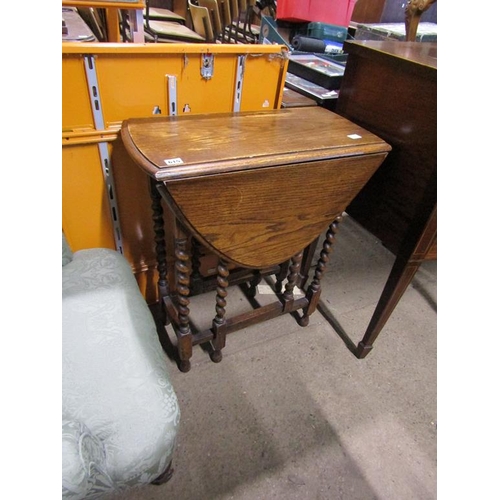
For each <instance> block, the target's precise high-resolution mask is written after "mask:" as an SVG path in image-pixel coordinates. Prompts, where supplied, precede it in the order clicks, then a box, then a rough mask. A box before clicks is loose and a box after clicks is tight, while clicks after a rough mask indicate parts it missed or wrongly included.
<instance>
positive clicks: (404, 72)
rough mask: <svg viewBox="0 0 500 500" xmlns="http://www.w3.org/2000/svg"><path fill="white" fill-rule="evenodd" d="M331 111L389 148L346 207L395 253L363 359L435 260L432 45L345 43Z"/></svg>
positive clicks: (359, 352) (359, 350)
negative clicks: (343, 65)
mask: <svg viewBox="0 0 500 500" xmlns="http://www.w3.org/2000/svg"><path fill="white" fill-rule="evenodd" d="M344 49H345V51H346V52H347V53H348V54H349V55H348V60H347V65H346V70H345V73H344V78H343V80H342V87H341V89H340V92H339V98H338V102H337V108H336V112H337V113H339V114H340V115H342V116H344V117H346V118H348V119H349V120H351V121H353V122H355V123H357V124H359V125H361V126H362V127H365V128H367V129H368V130H370V131H371V132H373V133H375V134H377V135H378V136H379V137H381V138H383V139H384V140H385V141H387V142H388V143H389V144H390V145H391V146H392V151H391V152H390V153H389V155H388V156H387V159H386V160H385V161H384V163H383V164H382V166H381V167H380V169H379V170H378V171H377V172H376V173H375V175H374V176H373V177H372V178H371V179H370V181H369V182H368V183H367V184H366V186H365V187H364V188H363V189H362V190H361V191H360V192H359V194H357V195H356V197H355V198H354V200H353V201H352V202H351V203H350V204H349V206H348V207H347V209H346V211H347V213H348V214H349V215H351V216H352V217H353V218H354V219H355V220H357V221H358V222H359V223H360V224H361V225H362V226H363V227H365V228H366V229H367V230H368V231H370V232H371V233H372V234H374V235H375V236H376V237H377V238H379V239H380V240H381V241H382V243H383V244H384V245H385V246H386V247H387V248H388V249H389V250H390V251H391V252H392V253H393V254H394V255H395V256H396V260H395V263H394V266H393V268H392V270H391V273H390V275H389V277H388V280H387V282H386V285H385V287H384V290H383V291H382V294H381V297H380V299H379V302H378V304H377V306H376V309H375V312H374V314H373V316H372V318H371V321H370V323H369V325H368V328H367V330H366V332H365V334H364V337H363V339H362V340H361V342H360V343H359V344H358V346H357V350H356V355H357V356H358V357H360V358H363V357H365V356H366V355H367V354H368V353H369V352H370V350H371V349H372V348H373V343H374V341H375V339H376V338H377V336H378V335H379V333H380V332H381V330H382V329H383V327H384V325H385V324H386V322H387V320H388V319H389V317H390V315H391V314H392V312H393V310H394V308H395V307H396V305H397V304H398V301H399V300H400V298H401V297H402V295H403V294H404V292H405V290H406V288H407V287H408V285H409V284H410V283H411V280H412V279H413V277H414V275H415V273H416V272H417V270H418V268H419V266H420V265H421V263H422V262H423V261H424V260H429V259H437V44H436V43H427V42H399V41H382V42H378V41H354V42H346V43H345V46H344Z"/></svg>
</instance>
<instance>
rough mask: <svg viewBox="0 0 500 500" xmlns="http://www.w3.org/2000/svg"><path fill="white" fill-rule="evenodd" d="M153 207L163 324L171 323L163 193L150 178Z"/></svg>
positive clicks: (159, 298) (159, 296) (159, 299)
mask: <svg viewBox="0 0 500 500" xmlns="http://www.w3.org/2000/svg"><path fill="white" fill-rule="evenodd" d="M150 181H151V182H150V191H149V192H150V196H151V208H152V210H153V231H154V240H155V252H156V261H157V270H158V284H157V286H158V301H159V304H160V314H161V321H162V324H164V325H166V324H168V323H169V319H168V316H167V314H166V311H165V305H164V303H163V299H164V298H165V297H167V296H168V295H169V289H168V280H167V251H166V244H165V221H164V219H163V207H162V204H161V194H160V193H159V192H158V189H157V183H156V181H154V180H153V179H150Z"/></svg>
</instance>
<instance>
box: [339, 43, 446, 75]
mask: <svg viewBox="0 0 500 500" xmlns="http://www.w3.org/2000/svg"><path fill="white" fill-rule="evenodd" d="M344 50H345V52H347V53H348V54H357V55H359V56H367V57H370V58H371V59H373V60H377V59H378V60H380V61H382V62H384V63H392V64H399V65H401V66H402V67H403V68H409V67H415V66H417V67H419V69H420V71H427V72H428V73H429V75H436V74H437V43H435V42H402V41H399V40H382V41H377V40H350V41H347V42H345V45H344Z"/></svg>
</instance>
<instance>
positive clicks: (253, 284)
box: [248, 271, 262, 298]
mask: <svg viewBox="0 0 500 500" xmlns="http://www.w3.org/2000/svg"><path fill="white" fill-rule="evenodd" d="M261 281H262V274H260V271H254V274H253V278H252V279H251V280H250V282H249V283H248V285H249V287H250V288H249V290H248V295H249V296H250V297H251V298H255V297H256V296H257V287H258V286H259V283H260V282H261Z"/></svg>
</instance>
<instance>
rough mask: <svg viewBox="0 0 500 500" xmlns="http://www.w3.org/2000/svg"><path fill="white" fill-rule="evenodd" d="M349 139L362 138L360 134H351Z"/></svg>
mask: <svg viewBox="0 0 500 500" xmlns="http://www.w3.org/2000/svg"><path fill="white" fill-rule="evenodd" d="M347 137H349V139H361V136H360V135H358V134H350V135H348V136H347Z"/></svg>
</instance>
